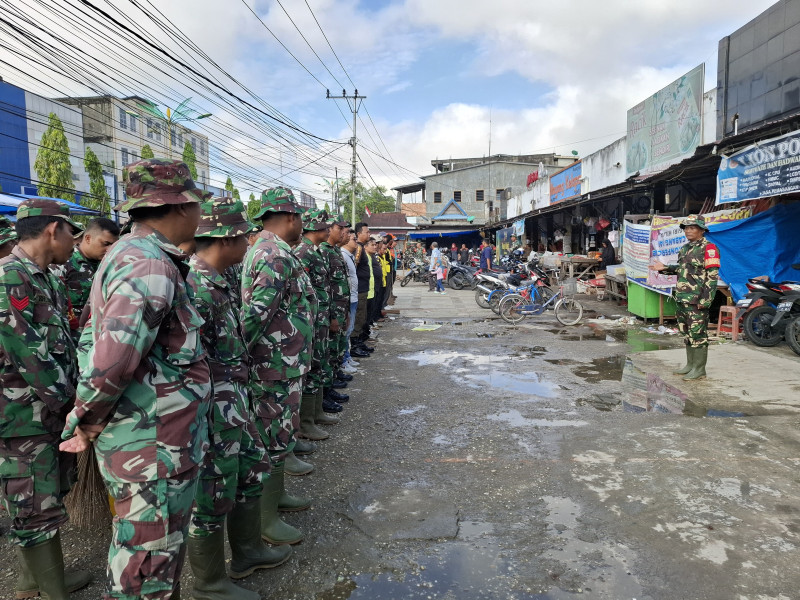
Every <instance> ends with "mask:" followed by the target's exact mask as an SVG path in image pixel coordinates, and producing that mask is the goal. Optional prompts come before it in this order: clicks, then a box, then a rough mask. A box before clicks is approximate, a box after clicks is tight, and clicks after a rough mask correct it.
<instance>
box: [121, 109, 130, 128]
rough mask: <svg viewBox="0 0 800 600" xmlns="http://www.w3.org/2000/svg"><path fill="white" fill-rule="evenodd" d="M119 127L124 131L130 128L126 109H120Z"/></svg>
mask: <svg viewBox="0 0 800 600" xmlns="http://www.w3.org/2000/svg"><path fill="white" fill-rule="evenodd" d="M119 126H120V127H122V128H123V129H127V128H128V113H126V112H125V109H124V108H120V109H119Z"/></svg>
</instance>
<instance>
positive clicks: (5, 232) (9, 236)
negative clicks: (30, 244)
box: [0, 217, 17, 246]
mask: <svg viewBox="0 0 800 600" xmlns="http://www.w3.org/2000/svg"><path fill="white" fill-rule="evenodd" d="M15 239H17V232H16V231H14V226H13V225H12V224H11V221H9V220H8V219H6V218H5V217H0V246H1V245H3V244H5V243H7V242H10V241H12V240H15Z"/></svg>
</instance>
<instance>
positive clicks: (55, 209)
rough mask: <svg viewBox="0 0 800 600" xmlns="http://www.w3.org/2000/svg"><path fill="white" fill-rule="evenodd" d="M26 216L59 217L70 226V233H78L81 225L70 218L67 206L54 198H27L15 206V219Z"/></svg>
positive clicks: (81, 229)
mask: <svg viewBox="0 0 800 600" xmlns="http://www.w3.org/2000/svg"><path fill="white" fill-rule="evenodd" d="M28 217H60V218H62V219H64V220H65V221H66V222H67V223H69V224H70V225H71V226H72V235H75V236H77V235H79V234H80V233H82V232H83V227H81V226H80V225H79V224H78V223H76V222H75V221H73V220H72V219H71V218H70V214H69V207H68V206H67V205H66V204H62V203H61V202H56V201H55V200H48V199H46V198H29V199H28V200H25V201H23V202H22V204H20V205H19V206H18V207H17V221H19V220H21V219H27V218H28Z"/></svg>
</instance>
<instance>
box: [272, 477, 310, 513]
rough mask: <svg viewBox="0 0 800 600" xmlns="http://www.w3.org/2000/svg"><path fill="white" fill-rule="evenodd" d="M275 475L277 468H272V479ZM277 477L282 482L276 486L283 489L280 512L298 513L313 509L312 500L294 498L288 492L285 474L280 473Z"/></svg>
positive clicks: (279, 505)
mask: <svg viewBox="0 0 800 600" xmlns="http://www.w3.org/2000/svg"><path fill="white" fill-rule="evenodd" d="M273 474H275V468H274V467H273V468H272V474H270V477H271V476H272V475H273ZM277 477H279V478H280V479H281V481H280V482H276V485H279V486H280V489H281V499H280V500H278V510H279V511H281V512H297V511H300V510H306V509H307V508H310V507H311V498H303V497H302V496H292V495H291V494H290V493H289V492H287V491H286V478H285V477H284V474H283V473H278V474H277Z"/></svg>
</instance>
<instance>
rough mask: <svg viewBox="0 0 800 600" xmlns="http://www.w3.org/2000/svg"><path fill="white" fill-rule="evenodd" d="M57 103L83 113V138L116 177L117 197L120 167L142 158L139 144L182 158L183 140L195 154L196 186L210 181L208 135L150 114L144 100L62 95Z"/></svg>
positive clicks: (120, 189)
mask: <svg viewBox="0 0 800 600" xmlns="http://www.w3.org/2000/svg"><path fill="white" fill-rule="evenodd" d="M59 101H60V102H63V103H65V104H70V105H73V106H76V107H78V109H79V110H80V111H81V112H82V113H83V138H84V141H85V143H86V146H87V147H90V148H91V149H92V150H93V151H94V153H95V154H97V157H98V158H99V159H100V163H101V164H102V165H104V167H105V168H106V169H108V171H109V172H110V173H111V174H113V175H114V176H116V178H117V183H118V186H119V190H118V192H117V193H118V198H122V197H123V193H124V186H123V184H122V169H123V167H125V165H127V164H129V163H132V162H136V161H137V160H140V159H141V157H142V147H144V146H145V145H148V146H150V148H151V149H152V150H153V154H154V155H155V156H157V157H166V158H176V159H178V158H181V156H182V155H183V148H184V145H185V144H186V142H189V143H190V144H191V145H192V148H193V149H194V153H195V156H196V157H197V163H196V167H197V181H196V182H195V183H197V185H198V186H199V187H204V188H207V187H208V186H209V184H210V181H209V173H210V172H209V160H208V153H209V148H208V137H207V136H205V135H203V134H201V133H198V132H196V131H193V130H191V129H189V128H188V127H184V126H183V125H181V124H180V123H173V124H171V125H168V124H167V122H166V121H164V120H162V119H156V118H154V117H151V116H149V115H148V114H147V113H146V112H145V111H143V110H142V107H141V104H146V103H147V101H146V100H145V99H143V98H139V97H137V96H130V97H128V98H115V97H113V96H94V97H88V98H61V99H59Z"/></svg>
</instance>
